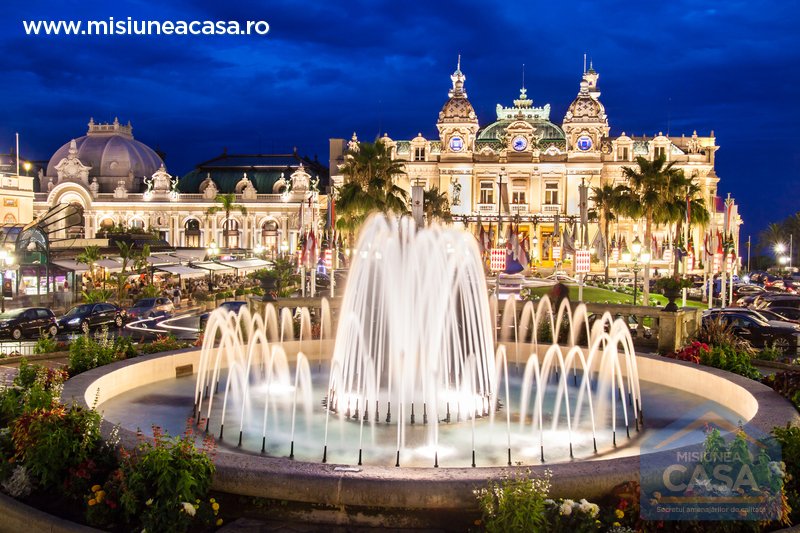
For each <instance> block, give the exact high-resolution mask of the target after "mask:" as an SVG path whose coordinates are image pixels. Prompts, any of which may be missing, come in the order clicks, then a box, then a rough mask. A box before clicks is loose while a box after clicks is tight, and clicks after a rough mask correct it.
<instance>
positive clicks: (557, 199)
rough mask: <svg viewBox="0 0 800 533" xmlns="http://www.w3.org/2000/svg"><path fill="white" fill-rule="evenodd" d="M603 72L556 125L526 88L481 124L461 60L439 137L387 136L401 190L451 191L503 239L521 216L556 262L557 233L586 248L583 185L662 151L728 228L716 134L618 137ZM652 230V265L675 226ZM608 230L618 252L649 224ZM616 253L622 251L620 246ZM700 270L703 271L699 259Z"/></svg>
mask: <svg viewBox="0 0 800 533" xmlns="http://www.w3.org/2000/svg"><path fill="white" fill-rule="evenodd" d="M598 78H599V74H598V73H597V71H595V70H594V69H593V68H591V67H590V68H589V69H588V70H586V71H585V72H584V73H583V77H582V79H581V81H580V84H579V88H578V93H577V95H576V96H575V98H574V100H573V101H572V103H571V104H570V105H569V107H568V109H567V111H566V114H565V115H564V117H563V119H562V120H561V121H560V122H558V123H557V122H555V121H553V120H552V119H551V108H550V104H545V105H543V106H535V105H534V102H533V100H532V99H531V98H530V97H529V95H528V94H527V90H526V89H525V88H524V87H523V88H522V89H521V90H520V94H519V97H518V98H517V99H515V100H514V101H513V105H511V106H504V105H501V104H497V109H496V117H495V120H494V121H493V122H491V123H489V124H483V125H482V124H481V123H480V122H479V120H478V116H477V115H476V113H475V110H474V109H473V107H472V104H471V103H470V101H469V99H468V97H467V91H466V88H465V80H466V76H465V75H464V73H463V72H462V71H461V68H460V61H459V66H458V67H457V68H456V71H455V72H454V73H453V74H452V76H451V77H450V79H451V81H452V88H451V89H450V91H449V94H448V99H447V100H446V101H445V103H444V105H443V106H442V109H441V111H440V112H439V116H438V120H437V121H436V129H437V131H438V136H437V137H436V138H432V139H427V138H425V137H423V136H422V135H421V134H418V135H417V136H416V137H414V138H413V139H410V140H401V139H393V138H391V137H390V136H389V135H387V134H384V136H383V137H382V138H381V141H382V142H384V143H386V144H387V145H388V146H390V147H391V150H392V154H393V157H394V158H395V159H396V160H399V161H402V162H403V163H404V167H405V172H406V174H405V176H404V177H402V178H401V179H400V185H401V186H402V187H404V188H405V189H407V190H410V188H411V186H412V185H421V186H423V187H424V188H426V189H427V188H430V187H438V189H439V190H440V191H446V193H447V195H448V198H449V200H450V204H451V212H452V213H453V215H454V216H455V219H456V220H457V221H461V222H463V223H465V224H467V225H468V226H469V227H470V228H471V229H472V230H473V231H474V232H475V233H476V234H477V233H478V224H479V221H480V223H481V224H482V225H483V227H484V228H485V229H487V230H488V229H489V228H490V227H492V229H494V228H496V226H497V223H498V221H500V222H501V223H503V229H502V230H501V232H500V234H499V235H498V236H499V238H500V241H501V242H502V239H503V237H504V236H505V235H506V233H505V232H506V229H507V227H508V223H509V222H512V221H513V222H515V225H514V227H515V228H516V227H518V228H519V233H520V236H521V238H523V239H526V240H527V244H528V246H529V247H530V248H529V250H530V255H531V256H532V259H533V260H534V261H535V262H536V263H537V264H540V265H542V266H552V265H553V261H554V259H559V257H558V256H559V255H560V252H561V249H560V244H561V243H562V241H561V240H560V238H559V239H556V238H554V233H557V234H561V235H563V234H564V233H566V234H567V235H572V237H574V238H575V241H576V242H575V244H576V245H577V244H579V243H578V242H577V241H579V240H580V238H579V235H580V234H581V231H580V230H579V229H576V228H574V225H575V223H576V222H578V220H579V218H580V213H581V206H580V198H581V195H580V189H581V186H585V187H588V188H589V189H588V190H589V191H590V190H591V187H596V186H600V185H601V184H605V183H617V182H624V181H625V178H624V176H623V170H622V169H623V167H634V168H636V162H635V159H636V158H637V157H638V156H643V157H646V158H648V159H654V158H656V157H658V156H661V155H664V156H666V159H667V161H668V162H674V163H675V166H676V167H677V168H680V169H683V171H684V172H685V174H686V175H687V176H691V177H692V178H693V179H694V180H695V181H696V183H698V184H699V185H700V187H701V189H702V194H703V197H704V199H705V200H706V205H707V206H708V207H709V210H710V211H712V217H713V222H712V226H713V225H714V224H715V223H716V225H717V226H718V227H719V228H720V230H721V228H722V217H723V214H722V211H723V207H722V201H721V199H720V198H719V197H718V184H719V177H718V176H717V174H716V172H715V171H714V158H715V155H716V151H717V150H718V149H719V146H717V144H716V139H715V137H714V133H713V131H712V132H711V134H710V135H708V136H699V135H698V134H697V132H696V131H695V132H693V133H691V134H689V135H680V136H667V135H664V134H663V133H661V132H659V133H658V135H654V136H652V137H648V136H632V135H627V134H626V133H625V132H622V133H620V134H615V135H612V133H611V127H610V124H609V117H608V116H607V114H606V110H605V107H604V106H603V104H602V102H601V101H600V91H599V89H598V85H597V82H598ZM357 141H358V139H357V137H356V135H355V134H354V135H353V139H352V140H350V141H349V142H346V141H345V140H344V139H331V141H330V147H331V161H330V168H331V173H332V181H333V183H334V184H335V185H338V184H341V182H342V181H343V176H341V175H337V174H338V171H337V170H336V169H337V168H338V165H341V164H342V162H343V157H344V153H345V151H346V150H347V148H348V146H352V143H355V142H357ZM588 196H589V197H590V196H591V193H589V194H588ZM589 204H591V202H589ZM591 207H592V206H591V205H588V208H589V209H591ZM715 210H716V211H717V213H716V214H714V213H713V211H715ZM734 218H735V220H734V221H733V232H734V240H735V242H738V227H739V224H740V223H741V219H739V218H738V216H735V217H734ZM556 225H558V226H559V230H560V231H558V232H556ZM597 231H598V230H597V224H596V223H594V224H590V225H589V227H588V231H587V232H586V233H587V234H588V239H584V240H588V241H589V242H588V243H586V244H587V247H588V246H589V244H590V243H591V242H592V240H593V238H594V235H596V233H597ZM694 231H695V235H694V236H693V239H692V240H693V242H694V243H702V242H703V234H702V232H703V230H701V229H699V228H697V229H695V230H694ZM654 232H655V238H656V243H655V244H654V246H653V248H655V249H657V251H654V253H653V265H654V266H655V267H656V268H658V267H659V266H664V267H666V266H667V264H669V263H670V257H669V256H670V254H671V250H669V247H666V246H664V244H663V243H665V242H672V240H673V238H674V237H673V236H671V235H669V229H668V228H664V227H659V228H656V229H655V230H654ZM610 233H611V234H612V236H616V239H615V242H616V243H617V251H616V255H617V256H618V255H619V243H620V242H622V241H623V240H624V242H626V243H631V242H632V240H633V238H634V237H635V236H637V235H638V236H640V238H642V239H643V237H644V228H643V227H638V225H637V224H636V223H635V222H634V221H630V220H628V221H624V220H623V221H621V222H620V223H618V224H614V225H613V226H612V230H611V232H610ZM556 248H559V249H558V250H556ZM665 250H669V251H668V252H666V253H664V252H665ZM554 253H555V255H556V257H554ZM610 256H611V257H612V258H613V257H615V253H614V251H613V250H612V251H611V253H610ZM694 267H695V268H694V269H695V270H696V269H697V268H698V267H699V261H698V262H696V264H695V265H694Z"/></svg>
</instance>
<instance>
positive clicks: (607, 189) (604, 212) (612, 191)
mask: <svg viewBox="0 0 800 533" xmlns="http://www.w3.org/2000/svg"><path fill="white" fill-rule="evenodd" d="M629 192H630V191H629V190H628V188H627V187H626V186H624V185H612V184H611V183H606V184H603V185H602V186H600V187H592V196H591V200H592V203H593V204H594V208H593V209H592V210H591V211H590V213H589V214H590V216H593V218H596V219H598V220H599V222H600V227H601V228H603V244H604V245H605V251H606V253H605V256H604V257H603V266H604V267H605V276H606V283H608V255H609V249H608V248H609V241H608V234H609V232H610V226H611V221H612V220H615V219H616V215H615V213H616V212H618V211H620V210H622V204H623V201H624V199H625V197H626V196H627V195H628V193H629Z"/></svg>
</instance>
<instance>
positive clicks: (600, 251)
mask: <svg viewBox="0 0 800 533" xmlns="http://www.w3.org/2000/svg"><path fill="white" fill-rule="evenodd" d="M592 248H594V252H595V254H596V255H597V258H598V259H600V260H601V261H605V259H606V241H605V239H604V238H603V232H602V231H600V230H598V231H597V233H596V234H595V236H594V241H592Z"/></svg>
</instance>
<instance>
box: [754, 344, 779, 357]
mask: <svg viewBox="0 0 800 533" xmlns="http://www.w3.org/2000/svg"><path fill="white" fill-rule="evenodd" d="M756 357H757V358H758V359H762V360H764V361H777V360H778V359H783V357H784V354H783V351H781V350H779V349H778V348H776V347H775V344H766V345H765V346H764V347H763V348H762V349H761V351H760V352H758V354H756Z"/></svg>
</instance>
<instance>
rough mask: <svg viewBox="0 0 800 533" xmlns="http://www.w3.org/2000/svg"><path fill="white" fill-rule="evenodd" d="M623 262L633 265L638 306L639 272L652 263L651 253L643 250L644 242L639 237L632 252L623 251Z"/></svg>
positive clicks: (634, 303) (634, 299)
mask: <svg viewBox="0 0 800 533" xmlns="http://www.w3.org/2000/svg"><path fill="white" fill-rule="evenodd" d="M622 262H623V263H632V264H631V270H632V271H633V305H636V291H637V289H638V288H639V271H641V270H642V267H644V266H647V264H648V263H649V262H650V252H648V251H647V250H644V251H643V250H642V242H641V241H640V240H639V237H638V236H637V237H636V238H635V239H633V242H632V243H631V251H630V252H629V251H628V249H627V248H626V249H625V250H623V251H622Z"/></svg>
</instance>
